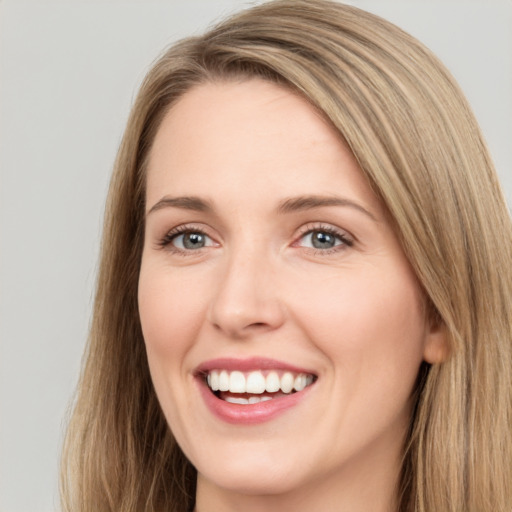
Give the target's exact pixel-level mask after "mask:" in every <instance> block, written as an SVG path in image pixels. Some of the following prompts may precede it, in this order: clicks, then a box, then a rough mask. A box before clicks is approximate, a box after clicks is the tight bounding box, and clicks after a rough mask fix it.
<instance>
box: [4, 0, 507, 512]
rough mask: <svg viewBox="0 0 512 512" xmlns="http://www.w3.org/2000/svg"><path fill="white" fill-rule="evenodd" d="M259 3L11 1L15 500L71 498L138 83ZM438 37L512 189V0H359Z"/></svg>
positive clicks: (33, 507) (40, 502) (9, 269)
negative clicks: (69, 431) (73, 410)
mask: <svg viewBox="0 0 512 512" xmlns="http://www.w3.org/2000/svg"><path fill="white" fill-rule="evenodd" d="M253 3H258V2H248V1H236V0H222V1H220V0H186V1H185V0H184V1H181V0H179V1H172V0H168V1H159V2H155V1H144V0H139V1H127V0H123V1H122V2H121V1H109V0H103V1H101V2H100V1H91V0H66V1H61V2H50V1H40V0H39V1H37V0H36V1H32V2H27V1H24V0H3V1H0V173H1V174H0V237H1V238H0V244H1V246H0V258H1V259H0V512H50V511H52V510H57V509H58V498H57V496H58V495H57V474H58V457H59V451H60V443H61V439H62V433H63V430H64V425H65V417H66V410H67V408H68V404H69V401H70V399H71V397H72V393H73V389H74V387H75V384H76V381H77V377H78V372H79V368H80V358H81V354H82V351H83V348H84V343H85V340H86V337H87V329H88V323H89V315H90V311H91V305H92V296H93V289H94V280H95V272H96V265H97V253H98V245H99V237H100V231H101V217H102V212H103V203H104V199H105V194H106V189H107V185H108V180H109V174H110V171H111V167H112V163H113V160H114V157H115V154H116V150H117V147H118V144H119V142H120V138H121V134H122V131H123V126H124V123H125V121H126V119H127V115H128V111H129V108H130V105H131V103H132V101H133V98H134V94H135V92H136V89H137V86H138V84H139V83H140V81H141V79H142V77H143V76H144V73H145V72H146V71H147V69H148V67H149V65H150V63H151V62H152V61H153V60H154V58H155V57H156V56H157V55H158V53H159V52H160V51H161V50H162V49H163V48H164V47H166V46H167V45H168V44H170V43H171V42H172V41H174V40H176V39H178V38H181V37H183V36H185V35H191V34H193V33H198V32H200V31H202V30H203V29H204V28H205V27H207V26H208V25H209V24H210V23H211V22H212V21H215V20H218V19H220V18H222V17H223V16H224V15H226V14H228V13H230V12H233V11H235V10H237V9H240V8H242V7H244V6H247V5H250V4H253ZM348 3H352V4H353V5H357V6H359V7H362V8H366V9H367V10H370V11H373V12H375V13H377V14H380V15H382V16H384V17H385V18H388V19H389V20H391V21H393V22H395V23H396V24H398V25H399V26H401V27H403V28H405V29H406V30H408V31H409V32H411V33H412V34H413V35H415V36H417V37H418V38H419V39H420V40H422V41H423V42H424V43H426V44H427V45H428V46H429V47H430V48H431V49H432V50H434V52H436V53H437V54H438V55H439V56H440V57H441V59H442V60H443V61H444V62H445V63H446V64H447V66H448V67H449V68H450V69H451V71H452V72H453V74H454V75H455V77H456V78H457V79H458V80H459V82H460V83H461V85H462V88H463V89H464V91H465V92H466V94H467V96H468V97H469V99H470V102H471V103H472V105H473V107H474V110H475V112H476V115H477V117H478V119H479V121H480V123H481V126H482V129H483V131H484V134H485V136H486V138H487V140H488V143H489V145H490V148H491V152H492V154H493V156H494V159H495V162H496V165H497V168H498V171H499V174H500V176H501V179H502V182H503V184H504V186H505V190H506V195H507V198H508V200H509V203H510V200H511V199H512V150H511V146H512V139H511V135H512V2H510V1H499V0H481V1H477V0H459V1H446V0H444V1H442V0H408V1H390V0H373V1H371V0H353V1H351V2H348Z"/></svg>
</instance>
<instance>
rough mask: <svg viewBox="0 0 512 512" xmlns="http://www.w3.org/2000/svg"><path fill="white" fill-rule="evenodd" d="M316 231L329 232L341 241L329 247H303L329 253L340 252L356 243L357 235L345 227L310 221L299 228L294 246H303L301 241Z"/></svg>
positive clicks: (316, 251)
mask: <svg viewBox="0 0 512 512" xmlns="http://www.w3.org/2000/svg"><path fill="white" fill-rule="evenodd" d="M315 231H320V232H322V231H324V232H326V233H329V234H331V235H333V236H335V237H336V238H338V239H339V240H340V241H341V243H340V244H337V245H335V246H333V247H331V248H328V249H317V248H313V247H303V249H306V250H312V251H315V253H321V254H324V255H325V254H329V253H331V252H338V251H340V250H345V249H346V248H348V247H352V246H353V245H354V243H355V241H356V240H355V237H354V236H352V235H351V234H350V233H349V232H348V231H346V230H345V229H341V228H339V227H337V226H333V225H332V224H326V223H324V222H309V223H308V224H305V225H304V226H302V227H301V228H300V229H299V232H298V234H297V235H296V236H295V238H294V242H293V243H292V246H294V247H301V246H300V245H299V242H300V241H301V240H302V239H303V238H304V237H305V236H306V235H308V234H310V233H313V232H315Z"/></svg>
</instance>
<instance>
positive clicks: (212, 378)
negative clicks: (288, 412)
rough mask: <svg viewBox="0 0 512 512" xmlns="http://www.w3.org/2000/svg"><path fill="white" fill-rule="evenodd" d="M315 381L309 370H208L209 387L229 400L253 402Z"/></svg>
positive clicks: (245, 403) (232, 401)
mask: <svg viewBox="0 0 512 512" xmlns="http://www.w3.org/2000/svg"><path fill="white" fill-rule="evenodd" d="M313 382H314V376H313V375H311V374H306V373H296V372H290V371H286V372H282V371H281V372H278V371H275V370H271V371H268V370H256V371H251V372H241V371H237V370H235V371H229V370H212V371H210V372H208V373H207V374H206V383H207V385H208V387H209V388H210V389H211V390H212V391H213V392H214V393H215V394H216V396H217V397H218V398H220V399H221V400H224V401H226V402H229V403H234V404H242V405H252V404H257V403H260V402H265V401H269V400H273V399H274V398H277V397H282V396H285V395H289V394H291V393H295V392H297V391H302V390H303V389H304V388H306V387H308V386H310V385H311V384H313Z"/></svg>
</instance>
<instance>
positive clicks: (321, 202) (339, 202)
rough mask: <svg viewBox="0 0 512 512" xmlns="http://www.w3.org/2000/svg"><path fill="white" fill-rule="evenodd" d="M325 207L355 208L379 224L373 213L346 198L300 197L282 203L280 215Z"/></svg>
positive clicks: (279, 207)
mask: <svg viewBox="0 0 512 512" xmlns="http://www.w3.org/2000/svg"><path fill="white" fill-rule="evenodd" d="M325 206H345V207H349V208H354V209H355V210H357V211H359V212H361V213H364V214H365V215H366V216H368V217H370V219H372V220H374V221H375V222H377V218H376V217H375V215H373V213H371V212H370V211H369V210H367V209H366V208H365V207H364V206H362V205H360V204H359V203H357V202H355V201H352V200H351V199H347V198H345V197H338V196H314V195H313V196H299V197H292V198H290V199H286V200H284V201H283V202H281V203H280V204H279V206H278V208H277V209H278V211H279V212H280V213H292V212H297V211H304V210H312V209H314V208H321V207H325Z"/></svg>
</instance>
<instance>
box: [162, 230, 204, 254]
mask: <svg viewBox="0 0 512 512" xmlns="http://www.w3.org/2000/svg"><path fill="white" fill-rule="evenodd" d="M211 242H212V240H211V238H210V237H209V236H208V235H205V234H204V233H200V232H194V231H191V232H189V233H183V234H181V235H178V236H175V237H174V238H173V239H172V241H171V243H172V244H173V245H174V247H177V248H178V249H187V250H189V249H191V250H195V249H202V248H203V247H207V246H208V245H212V243H211Z"/></svg>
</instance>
